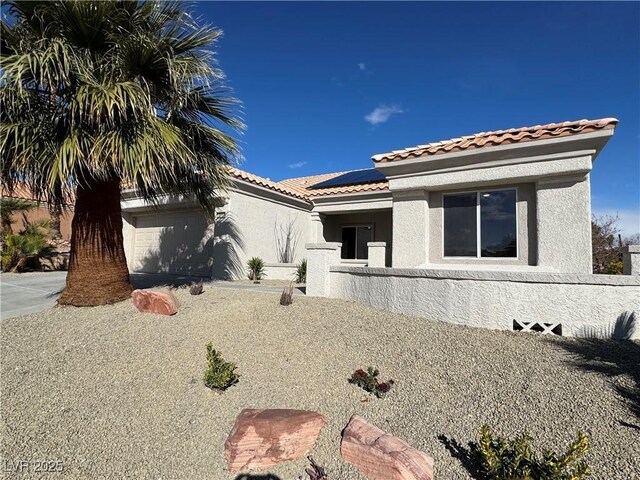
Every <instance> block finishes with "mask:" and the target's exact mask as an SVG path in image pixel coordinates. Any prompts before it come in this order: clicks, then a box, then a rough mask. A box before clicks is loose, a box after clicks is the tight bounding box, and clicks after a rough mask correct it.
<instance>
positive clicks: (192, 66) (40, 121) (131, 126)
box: [0, 0, 242, 306]
mask: <svg viewBox="0 0 640 480" xmlns="http://www.w3.org/2000/svg"><path fill="white" fill-rule="evenodd" d="M3 7H4V9H3V19H2V27H1V31H0V62H1V63H0V120H1V122H0V152H2V153H1V156H2V157H1V159H2V170H1V175H0V182H1V183H2V186H3V187H5V188H6V189H7V190H8V191H9V192H11V191H12V190H13V189H14V187H15V184H16V183H17V182H24V183H25V184H26V185H27V186H28V187H29V188H30V189H31V191H32V192H33V194H34V197H35V198H42V199H43V200H45V201H47V203H48V204H49V205H59V204H61V203H63V201H64V199H66V198H68V196H69V193H70V192H73V193H74V194H75V208H74V219H73V223H72V236H71V253H70V260H69V272H68V275H67V282H66V287H65V289H64V291H63V292H62V295H61V296H60V298H59V300H58V301H59V303H61V304H70V305H76V306H91V305H99V304H106V303H113V302H117V301H121V300H124V299H127V298H129V297H130V294H131V291H132V287H131V284H130V282H129V273H128V269H127V263H126V259H125V255H124V247H123V236H122V218H121V210H120V193H121V190H122V189H124V188H127V189H134V190H135V191H136V192H137V193H138V194H139V195H140V196H141V197H142V198H144V199H145V200H147V201H149V202H152V203H155V202H157V200H158V198H159V197H160V196H161V195H164V194H178V195H186V196H190V197H191V198H194V199H196V200H197V201H198V202H199V203H200V205H201V206H202V207H203V208H204V209H205V210H206V211H209V212H211V211H212V210H213V206H214V204H215V202H216V200H217V199H216V196H217V192H218V191H219V190H220V189H221V188H224V187H225V185H226V184H227V182H226V178H227V172H228V165H229V164H230V163H231V162H232V160H233V159H234V158H236V157H237V156H239V151H238V147H237V145H236V142H235V141H234V139H233V137H232V136H231V135H230V134H231V133H233V132H234V130H237V129H240V128H242V124H241V122H239V121H238V120H237V118H236V117H235V115H234V111H235V109H236V106H237V104H238V103H237V101H236V100H235V99H233V98H231V97H229V95H228V92H227V90H226V89H225V87H224V82H223V80H224V75H223V73H222V72H221V71H220V70H219V69H218V68H217V67H216V66H215V63H214V58H215V57H214V52H213V47H214V45H215V43H216V41H217V40H218V39H219V37H220V36H221V34H222V32H221V31H220V30H218V29H215V28H212V27H211V26H209V25H201V24H199V23H198V22H197V21H196V20H195V19H194V18H193V17H192V16H191V14H190V13H189V12H188V11H187V10H186V9H185V4H184V3H182V2H173V1H167V2H165V1H137V0H118V1H116V0H100V1H96V0H94V1H91V0H64V1H63V0H51V1H43V0H39V1H17V0H16V1H8V2H5V3H3Z"/></svg>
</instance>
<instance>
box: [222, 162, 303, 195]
mask: <svg viewBox="0 0 640 480" xmlns="http://www.w3.org/2000/svg"><path fill="white" fill-rule="evenodd" d="M229 173H230V174H231V176H232V177H235V178H238V179H240V180H244V181H245V182H249V183H253V184H254V185H258V186H260V187H264V188H268V189H269V190H274V191H276V192H280V193H284V194H285V195H290V196H292V197H296V198H301V199H303V200H308V198H307V197H306V196H305V195H304V194H303V193H302V192H300V191H297V190H294V189H291V188H288V187H287V186H285V185H283V184H282V183H277V182H273V181H271V180H269V179H267V178H263V177H259V176H258V175H254V174H253V173H249V172H245V171H244V170H240V169H239V168H235V167H229Z"/></svg>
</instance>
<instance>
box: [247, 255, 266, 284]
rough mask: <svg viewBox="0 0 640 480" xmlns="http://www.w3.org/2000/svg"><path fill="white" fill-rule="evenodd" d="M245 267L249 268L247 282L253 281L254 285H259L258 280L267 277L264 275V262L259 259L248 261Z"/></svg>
mask: <svg viewBox="0 0 640 480" xmlns="http://www.w3.org/2000/svg"><path fill="white" fill-rule="evenodd" d="M247 267H249V280H253V282H254V283H259V282H260V280H262V279H263V278H264V277H266V276H267V274H266V273H264V262H263V261H262V259H261V258H260V257H252V258H251V259H249V261H248V262H247Z"/></svg>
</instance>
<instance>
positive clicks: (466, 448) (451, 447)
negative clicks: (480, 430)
mask: <svg viewBox="0 0 640 480" xmlns="http://www.w3.org/2000/svg"><path fill="white" fill-rule="evenodd" d="M438 441H439V442H440V443H441V444H442V445H444V448H446V449H447V450H448V451H449V453H450V454H451V456H452V457H453V458H455V459H456V460H458V461H459V462H460V463H461V464H462V466H463V467H464V468H465V470H466V471H467V472H468V473H469V475H470V476H471V478H475V479H478V480H480V479H483V478H485V477H484V476H483V475H482V472H481V470H480V467H479V465H480V464H479V461H478V444H477V443H476V442H469V443H467V445H463V444H462V443H460V442H458V441H457V440H456V439H455V438H449V437H447V436H446V435H438Z"/></svg>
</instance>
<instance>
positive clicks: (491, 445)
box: [477, 425, 590, 480]
mask: <svg viewBox="0 0 640 480" xmlns="http://www.w3.org/2000/svg"><path fill="white" fill-rule="evenodd" d="M587 450H589V436H588V435H587V434H585V433H580V432H578V438H577V439H576V441H574V442H573V443H572V444H571V445H569V447H568V449H567V451H566V452H565V453H564V454H562V455H559V454H557V453H555V452H552V451H545V452H544V453H543V455H542V458H540V457H539V456H538V455H536V454H535V452H534V451H533V449H532V448H531V437H530V436H529V435H528V434H527V433H526V432H525V433H523V434H522V435H520V436H518V437H516V438H515V439H513V440H510V439H505V438H503V437H500V436H499V435H496V434H494V433H493V432H492V431H491V429H490V428H489V426H488V425H483V426H482V427H481V428H480V441H479V444H478V452H477V453H478V456H479V459H478V460H479V463H480V467H481V468H482V470H483V473H484V474H485V475H486V477H487V478H489V479H491V480H577V479H580V478H583V477H585V476H586V475H588V474H589V472H590V469H589V466H588V465H587V464H586V463H585V462H583V461H578V459H579V458H580V457H581V456H582V455H584V454H585V453H586V451H587Z"/></svg>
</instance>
